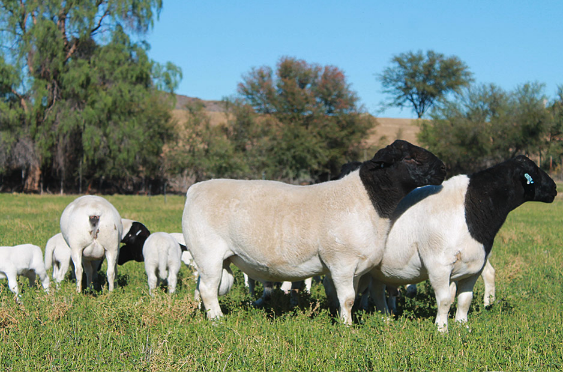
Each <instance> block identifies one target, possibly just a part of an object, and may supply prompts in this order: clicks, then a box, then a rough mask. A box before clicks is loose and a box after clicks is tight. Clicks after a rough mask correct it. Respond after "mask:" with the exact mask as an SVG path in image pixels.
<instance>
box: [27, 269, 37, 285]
mask: <svg viewBox="0 0 563 372" xmlns="http://www.w3.org/2000/svg"><path fill="white" fill-rule="evenodd" d="M25 276H26V278H27V279H28V280H29V286H30V287H35V281H36V279H37V275H35V271H33V270H27V272H26V273H25Z"/></svg>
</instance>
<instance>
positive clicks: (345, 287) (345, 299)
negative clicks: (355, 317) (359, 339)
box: [332, 273, 360, 325]
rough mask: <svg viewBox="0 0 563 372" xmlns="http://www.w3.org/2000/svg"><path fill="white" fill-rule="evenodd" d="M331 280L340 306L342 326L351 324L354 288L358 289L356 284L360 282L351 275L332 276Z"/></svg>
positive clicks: (358, 278) (339, 274)
mask: <svg viewBox="0 0 563 372" xmlns="http://www.w3.org/2000/svg"><path fill="white" fill-rule="evenodd" d="M332 280H333V282H334V287H335V288H336V294H337V296H338V302H339V304H340V318H341V319H342V321H343V322H344V324H347V325H351V324H352V306H354V300H355V297H356V290H355V288H357V287H358V282H359V280H360V277H359V276H354V274H353V273H349V274H348V275H346V273H344V274H341V273H338V274H336V275H335V274H334V273H333V274H332Z"/></svg>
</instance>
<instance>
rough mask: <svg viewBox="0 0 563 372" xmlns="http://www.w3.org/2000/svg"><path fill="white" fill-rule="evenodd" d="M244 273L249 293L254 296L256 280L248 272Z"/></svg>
mask: <svg viewBox="0 0 563 372" xmlns="http://www.w3.org/2000/svg"><path fill="white" fill-rule="evenodd" d="M243 275H244V285H246V288H248V294H249V295H250V296H251V297H254V287H255V286H256V281H255V280H254V279H252V278H251V277H249V276H248V275H247V274H246V273H243Z"/></svg>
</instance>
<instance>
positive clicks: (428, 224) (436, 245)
mask: <svg viewBox="0 0 563 372" xmlns="http://www.w3.org/2000/svg"><path fill="white" fill-rule="evenodd" d="M556 195H557V190H556V185H555V182H553V180H552V179H551V178H550V177H549V176H548V175H547V174H546V173H545V172H544V171H543V170H541V169H540V168H538V167H537V166H536V164H534V162H533V161H531V160H530V159H528V158H527V157H525V156H523V155H520V156H517V157H516V158H513V159H510V160H507V161H505V162H503V163H500V164H497V165H495V166H493V167H491V168H488V169H485V170H483V171H480V172H476V173H474V174H472V175H458V176H455V177H452V178H451V179H449V180H447V181H445V182H444V183H443V184H442V185H441V186H427V187H423V188H420V189H417V190H414V191H413V192H411V193H410V194H409V195H408V196H407V197H405V198H404V199H403V200H402V201H401V202H400V203H399V205H398V207H397V209H396V211H395V213H394V215H393V227H392V228H391V231H390V232H389V235H388V238H387V242H386V244H385V251H384V255H383V258H382V260H381V262H379V263H378V264H377V265H376V266H374V268H373V269H372V270H371V271H370V274H371V276H372V278H373V284H374V293H375V296H376V298H375V303H376V306H377V308H378V310H383V311H388V310H387V308H386V304H385V298H384V288H385V284H389V285H393V286H397V285H401V284H405V283H418V282H421V281H423V280H427V279H429V280H430V284H431V285H432V287H433V289H434V292H435V295H436V302H437V305H438V311H437V315H436V321H435V322H436V325H437V327H438V329H439V330H440V331H442V332H447V330H448V311H449V309H450V306H451V304H452V302H453V299H454V296H455V294H456V289H457V299H458V307H457V312H456V316H455V320H456V321H459V322H467V312H468V310H469V306H470V304H471V300H472V298H473V286H474V285H475V282H476V280H477V278H478V277H479V275H481V273H482V272H483V270H484V268H486V273H487V274H486V275H491V274H492V278H493V286H492V292H491V286H489V288H488V289H486V290H485V293H486V298H487V297H489V300H490V298H491V297H493V296H494V269H492V266H490V267H487V265H486V262H487V258H488V257H489V254H490V252H491V249H492V247H493V242H494V238H495V235H496V234H497V232H498V230H499V229H500V228H501V226H502V225H503V223H504V221H505V219H506V217H507V215H508V213H509V212H510V211H512V210H514V209H515V208H517V207H518V206H520V205H521V204H523V203H525V202H527V201H540V202H544V203H551V202H553V200H554V198H555V196H556ZM491 269H492V270H491ZM489 279H490V277H489ZM489 282H490V280H489ZM485 300H486V299H485Z"/></svg>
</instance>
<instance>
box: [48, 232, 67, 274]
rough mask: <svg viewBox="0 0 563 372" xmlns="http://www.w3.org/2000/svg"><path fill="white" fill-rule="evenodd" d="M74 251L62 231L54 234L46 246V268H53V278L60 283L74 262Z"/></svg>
mask: <svg viewBox="0 0 563 372" xmlns="http://www.w3.org/2000/svg"><path fill="white" fill-rule="evenodd" d="M71 256H72V252H71V250H70V247H69V246H68V244H66V241H65V239H64V238H63V234H62V233H58V234H56V235H54V236H53V237H52V238H51V239H49V240H48V241H47V245H46V246H45V269H47V270H50V269H51V267H52V268H53V280H54V281H55V283H56V284H59V283H60V282H62V281H63V279H64V278H65V275H66V272H67V271H68V268H69V267H70V264H71V263H72V258H71Z"/></svg>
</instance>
